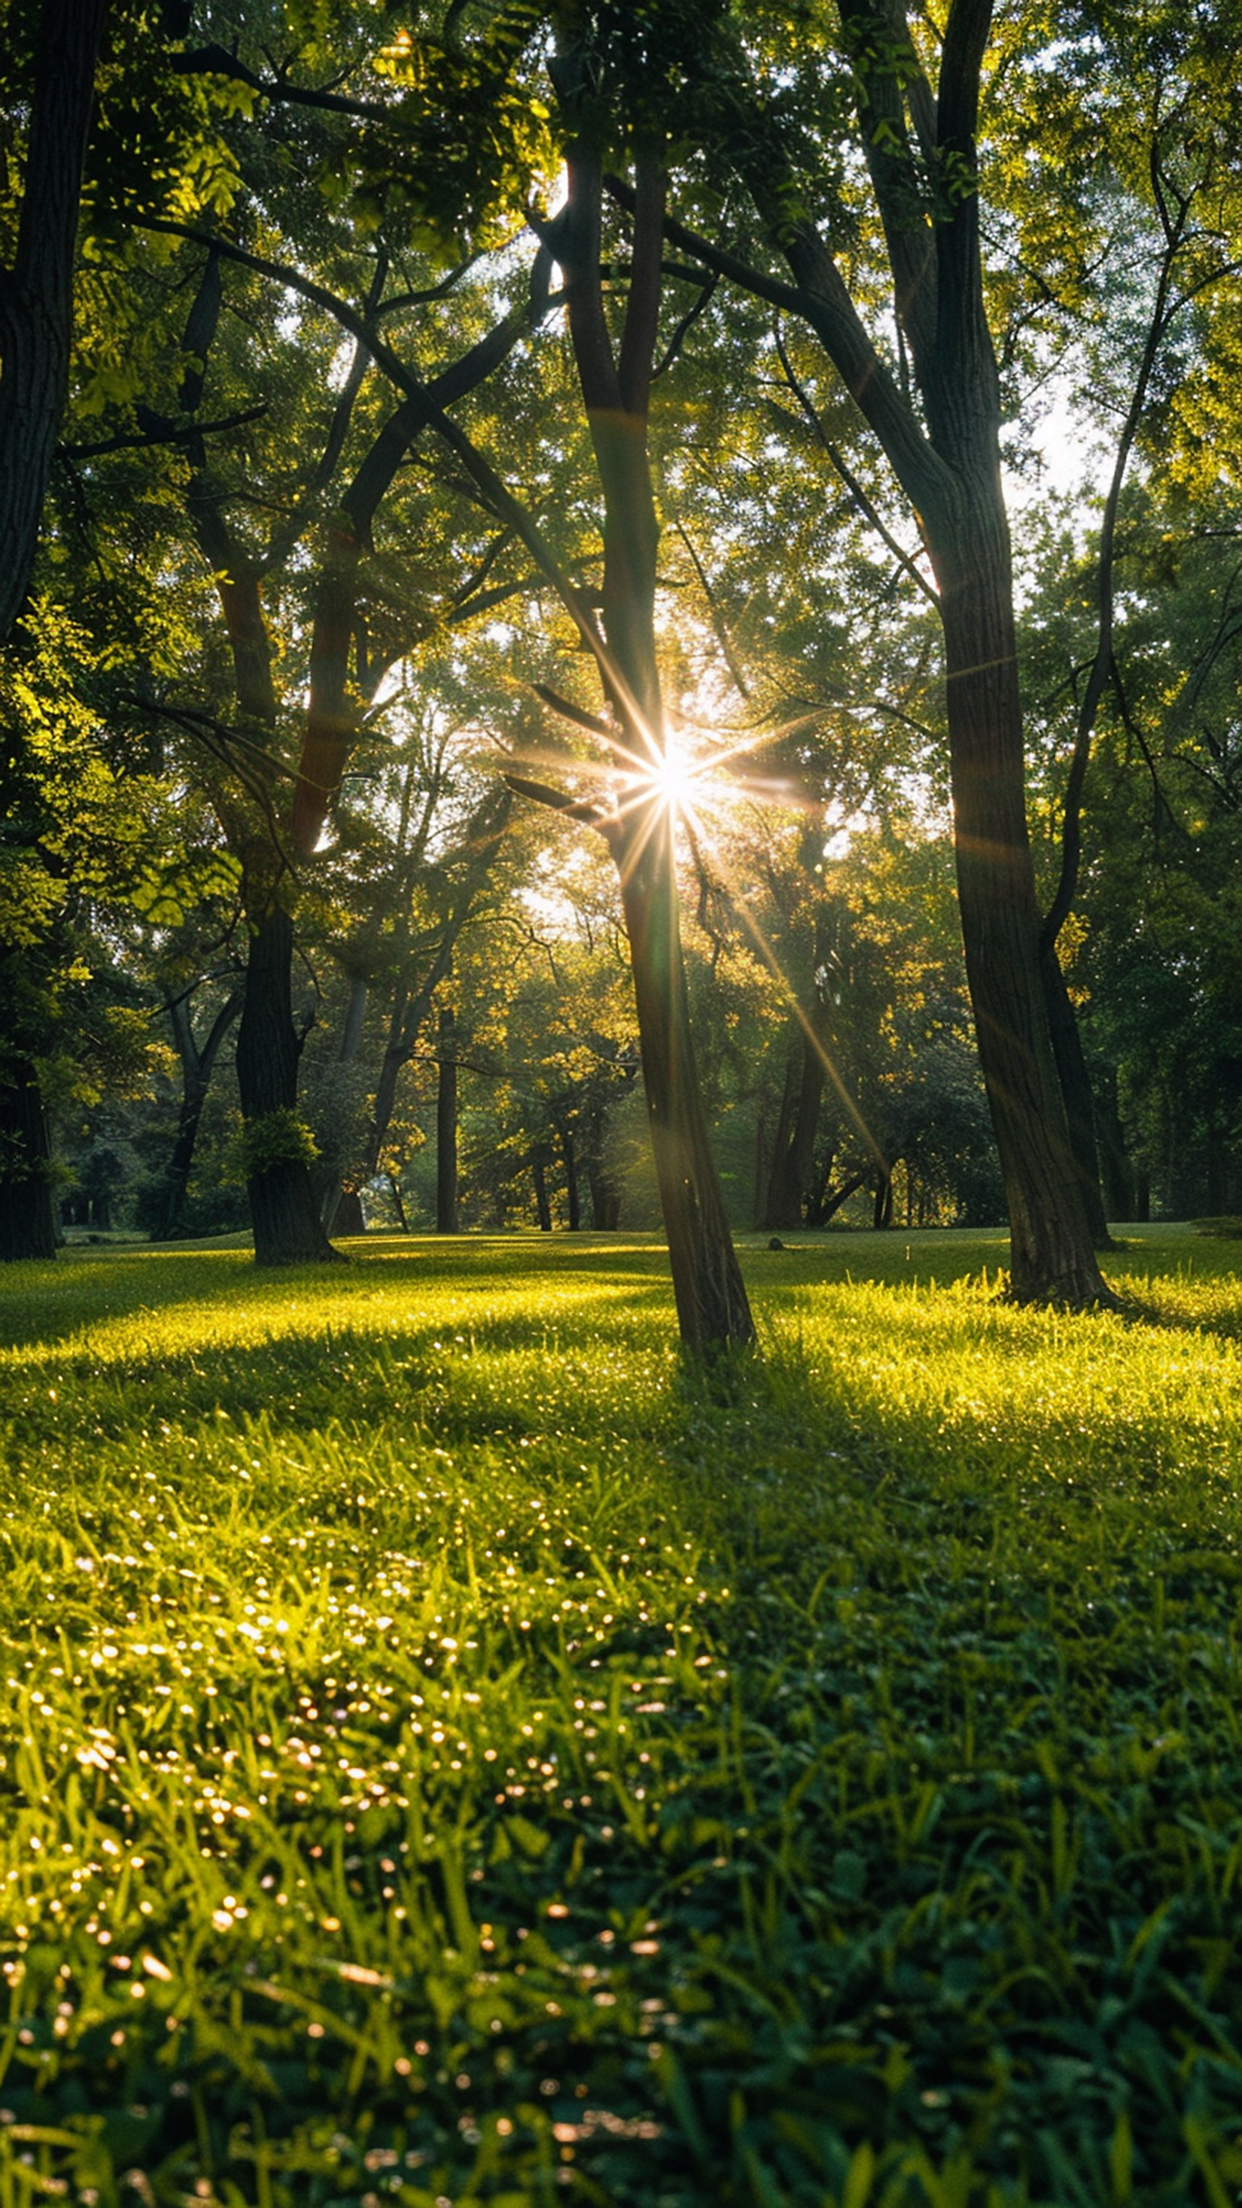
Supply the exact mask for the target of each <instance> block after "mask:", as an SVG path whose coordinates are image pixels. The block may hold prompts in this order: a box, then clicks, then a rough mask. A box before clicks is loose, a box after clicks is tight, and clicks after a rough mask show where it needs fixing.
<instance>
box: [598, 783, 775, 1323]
mask: <svg viewBox="0 0 1242 2208" xmlns="http://www.w3.org/2000/svg"><path fill="white" fill-rule="evenodd" d="M644 836H645V841H643V842H642V847H641V849H639V848H637V846H638V843H639V840H640V838H642V837H644ZM621 902H622V909H623V911H624V914H625V926H626V933H627V935H628V937H629V945H630V959H631V964H632V967H633V973H634V997H635V1004H636V1007H637V1012H638V1034H639V1043H640V1047H641V1050H642V1061H643V1088H644V1092H645V1095H646V1099H647V1125H648V1128H649V1130H650V1133H651V1150H652V1156H653V1158H654V1161H655V1171H656V1185H657V1187H658V1189H659V1192H660V1210H661V1214H662V1216H663V1220H664V1231H665V1234H666V1236H667V1238H668V1255H669V1267H670V1270H671V1272H672V1275H673V1294H674V1297H675V1299H676V1303H677V1317H678V1322H679V1325H680V1329H681V1338H682V1341H683V1342H684V1343H685V1344H686V1346H687V1348H689V1349H692V1350H696V1351H710V1350H712V1349H716V1348H728V1347H734V1346H737V1345H739V1344H741V1343H743V1342H748V1341H750V1340H752V1339H753V1336H754V1324H753V1321H752V1319H751V1315H750V1306H749V1304H748V1302H747V1300H746V1289H745V1285H744V1283H743V1281H742V1275H741V1269H740V1267H739V1265H738V1261H737V1253H736V1251H735V1250H734V1247H733V1241H732V1237H731V1235H730V1232H729V1221H728V1217H727V1215H726V1212H725V1208H724V1197H723V1195H722V1193H721V1187H720V1177H719V1175H718V1173H717V1171H716V1163H715V1159H714V1158H713V1156H712V1149H711V1140H710V1136H709V1132H708V1126H707V1115H706V1113H705V1111H704V1109H703V1098H702V1092H701V1090H700V1088H699V1078H698V1067H697V1064H696V1061H695V1055H694V1047H693V1042H692V1039H691V1033H690V1012H689V1005H688V1002H687V997H686V973H685V964H684V961H683V957H682V948H681V927H680V911H679V905H678V895H677V874H676V868H675V865H674V858H673V821H672V815H671V813H670V811H669V809H668V807H667V806H665V805H663V804H659V805H658V809H657V812H656V817H655V818H654V819H652V818H650V817H648V818H646V819H645V820H643V821H642V822H641V824H640V826H639V829H638V832H637V834H636V835H635V836H634V842H633V845H632V847H631V849H630V852H629V853H628V855H627V856H626V858H625V859H624V860H623V863H622V866H621Z"/></svg>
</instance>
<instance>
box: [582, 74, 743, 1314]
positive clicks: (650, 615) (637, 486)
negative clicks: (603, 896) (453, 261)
mask: <svg viewBox="0 0 1242 2208" xmlns="http://www.w3.org/2000/svg"><path fill="white" fill-rule="evenodd" d="M584 64H587V56H586V53H585V49H583V48H571V49H569V50H567V51H565V52H563V53H562V55H561V56H560V57H558V63H557V65H556V67H555V68H554V70H553V81H554V82H555V83H556V85H557V89H558V91H559V92H560V94H561V96H562V99H563V100H564V102H565V105H566V108H567V110H572V108H573V105H574V102H575V101H576V100H577V99H578V98H579V97H581V96H582V94H583V93H584V92H585V91H586V89H587V85H588V82H589V77H590V69H589V65H586V66H584ZM589 104H590V102H589V98H588V106H589ZM566 173H567V178H568V199H567V203H566V208H565V218H564V224H563V228H562V233H561V238H560V241H559V242H558V246H557V258H558V259H559V260H560V263H561V267H562V269H563V270H564V273H565V279H566V290H567V294H568V307H569V327H570V335H571V339H572V342H573V347H574V357H575V361H576V364H577V369H578V379H579V384H580V387H581V391H582V397H583V402H584V405H585V407H586V414H587V423H588V427H589V430H590V434H591V443H592V447H593V450H594V454H595V462H596V467H597V469H598V473H599V481H600V488H601V491H602V493H603V506H604V513H603V539H604V575H603V593H602V612H603V629H604V636H605V638H606V640H607V651H606V653H604V654H601V655H597V656H598V664H599V669H600V676H601V681H602V684H603V688H604V692H605V696H606V698H607V700H608V703H609V706H610V708H611V710H612V713H613V715H614V718H615V721H616V724H617V726H618V729H619V733H620V738H621V741H620V742H619V743H618V744H617V746H616V760H617V765H618V767H620V768H622V770H623V773H622V779H623V781H630V780H632V778H633V770H634V767H635V763H636V762H637V763H639V764H640V765H641V763H644V762H645V763H646V764H647V765H648V767H649V768H650V769H651V770H652V771H653V772H654V771H655V770H657V769H658V767H659V765H660V762H661V760H662V758H663V755H664V744H665V730H664V714H663V705H662V701H661V696H660V678H659V665H658V658H657V652H656V639H655V591H656V556H657V552H658V548H659V541H660V524H659V517H658V515H657V512H656V506H655V499H654V496H653V492H652V481H651V466H650V458H649V452H648V444H647V413H648V404H649V400H650V391H651V381H652V374H653V367H654V361H655V347H656V341H657V336H658V326H659V308H660V292H661V271H662V265H663V262H662V255H663V225H664V200H665V190H666V179H665V176H664V171H663V166H662V163H661V161H660V159H659V158H658V156H657V154H656V152H655V150H654V149H653V148H652V147H643V148H640V150H639V152H638V155H637V158H636V170H635V173H636V203H635V218H634V236H633V247H632V255H631V273H630V285H629V295H628V298H627V301H626V309H625V318H624V327H623V330H622V333H621V340H620V344H619V347H617V348H616V350H615V351H614V347H613V341H612V336H611V333H610V330H609V327H608V318H607V315H606V314H605V311H604V303H603V294H602V290H601V283H600V269H601V260H600V239H601V231H600V219H601V218H600V205H601V200H600V194H601V178H600V168H599V158H598V150H597V140H596V137H595V126H594V124H593V123H592V124H591V125H590V126H589V128H588V131H587V134H586V137H585V138H584V139H583V140H582V141H581V142H576V143H574V144H572V145H571V146H570V148H569V150H568V153H567V160H566ZM639 784H640V788H639V790H638V791H634V792H633V793H632V796H631V798H630V801H629V803H628V804H627V806H626V809H625V811H624V813H623V814H618V815H617V816H614V818H613V819H612V821H610V822H609V823H608V824H607V825H606V827H605V828H604V833H605V834H606V836H607V840H608V842H609V846H610V848H611V850H612V853H613V857H614V858H615V860H616V863H617V868H618V873H619V876H620V886H621V902H622V909H623V912H624V915H625V926H626V934H627V936H628V938H629V946H630V959H631V964H632V968H633V975H634V997H635V1004H636V1008H637V1012H638V1032H639V1043H640V1047H641V1051H642V1065H643V1088H644V1092H645V1095H646V1099H647V1122H648V1126H649V1128H650V1132H651V1145H652V1153H653V1157H654V1162H655V1171H656V1184H657V1187H658V1189H659V1193H660V1209H661V1213H662V1215H663V1220H664V1229H665V1233H666V1235H667V1237H668V1252H669V1264H670V1269H671V1271H672V1276H673V1294H674V1297H675V1299H676V1304H677V1319H678V1325H679V1328H680V1332H681V1339H682V1342H683V1343H684V1345H685V1346H686V1348H687V1349H690V1350H693V1351H696V1352H704V1351H711V1350H716V1349H727V1348H733V1347H736V1346H738V1345H739V1344H742V1343H747V1342H751V1341H753V1340H754V1331H755V1330H754V1324H753V1321H752V1319H751V1315H750V1306H749V1304H748V1302H747V1300H746V1289H745V1285H744V1283H743V1281H742V1275H741V1269H740V1267H739V1265H738V1262H737V1256H736V1253H735V1251H734V1248H733V1243H732V1239H731V1236H730V1233H729V1222H728V1217H727V1215H726V1212H725V1208H724V1198H723V1195H722V1193H721V1188H720V1179H719V1176H718V1174H717V1171H716V1164H715V1160H714V1158H713V1156H712V1151H711V1144H710V1141H709V1139H708V1129H707V1119H706V1115H705V1113H704V1110H703V1100H702V1095H701V1092H700V1089H699V1081H698V1069H697V1066H696V1063H695V1056H694V1047H693V1041H692V1038H691V1032H690V1015H689V1007H688V1004H687V998H686V975H685V964H684V960H683V957H682V946H681V923H680V912H679V906H678V893H677V870H676V865H675V861H674V850H673V815H672V809H671V807H670V806H669V805H668V804H667V802H666V801H665V798H664V796H663V793H661V792H660V791H659V790H658V789H653V790H652V791H651V792H650V794H649V796H648V797H647V799H646V801H645V802H643V801H642V800H641V795H640V792H641V774H640V777H639Z"/></svg>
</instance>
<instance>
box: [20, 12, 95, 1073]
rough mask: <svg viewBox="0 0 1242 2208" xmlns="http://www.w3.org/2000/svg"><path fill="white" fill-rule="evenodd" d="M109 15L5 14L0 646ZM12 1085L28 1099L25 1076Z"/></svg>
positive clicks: (29, 497) (32, 536) (47, 450)
mask: <svg viewBox="0 0 1242 2208" xmlns="http://www.w3.org/2000/svg"><path fill="white" fill-rule="evenodd" d="M107 13H108V0H44V4H43V6H42V7H40V8H38V9H37V10H35V11H34V20H35V36H34V41H33V51H32V52H29V53H26V52H23V47H24V45H25V35H24V34H25V30H26V26H25V25H24V24H22V23H20V22H15V21H14V17H15V16H16V15H17V10H15V9H10V10H9V11H8V20H7V24H6V40H5V43H6V47H7V48H8V52H7V55H6V67H5V71H4V79H5V80H7V81H3V80H0V81H2V92H0V97H2V98H3V104H4V109H5V111H6V113H7V115H8V117H9V118H10V119H13V120H15V119H16V117H17V116H19V115H22V116H23V120H24V121H25V139H26V144H25V162H24V173H23V177H22V192H21V198H20V205H19V207H18V210H17V213H16V242H15V246H14V251H13V257H12V261H11V263H10V265H9V266H8V267H6V268H0V646H3V645H4V644H5V643H6V642H7V640H8V638H9V636H10V634H11V633H12V629H13V625H14V623H15V621H16V620H17V617H18V615H19V613H20V612H21V609H22V606H23V604H24V602H25V599H26V593H27V589H28V587H29V584H30V578H31V573H32V571H33V568H34V562H35V553H36V550H37V548H38V541H39V523H40V518H41V515H42V512H43V498H44V493H45V491H46V489H47V480H48V475H49V473H50V471H51V466H52V455H53V452H54V451H55V447H56V439H57V437H58V435H59V432H60V423H61V416H62V414H63V412H64V407H65V400H66V397H67V394H68V385H69V353H70V346H71V344H72V339H73V302H74V262H75V257H76V252H77V238H78V207H79V195H80V191H81V183H82V167H83V163H84V161H85V158H86V141H87V133H88V130H89V128H90V121H91V110H92V107H93V105H94V97H95V65H96V61H97V58H98V54H99V47H100V41H101V39H102V37H103V30H104V23H105V20H106V18H107ZM13 34H15V35H13ZM10 36H12V43H11V44H10V43H9V41H10ZM23 110H24V115H23ZM19 1086H20V1093H21V1094H24V1095H25V1096H26V1097H27V1099H29V1096H30V1093H31V1092H30V1085H29V1081H28V1080H27V1079H26V1078H24V1077H23V1080H22V1082H21V1083H20V1085H19Z"/></svg>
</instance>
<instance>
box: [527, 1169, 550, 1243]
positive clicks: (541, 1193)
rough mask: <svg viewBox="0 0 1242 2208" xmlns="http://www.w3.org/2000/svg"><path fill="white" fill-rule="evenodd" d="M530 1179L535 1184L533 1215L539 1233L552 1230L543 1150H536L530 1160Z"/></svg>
mask: <svg viewBox="0 0 1242 2208" xmlns="http://www.w3.org/2000/svg"><path fill="white" fill-rule="evenodd" d="M530 1173H531V1179H532V1181H533V1182H534V1184H535V1217H536V1219H537V1220H538V1222H539V1232H540V1233H541V1234H551V1232H552V1206H551V1205H550V1203H549V1202H548V1176H547V1170H546V1165H545V1161H544V1156H543V1152H542V1151H541V1150H536V1152H535V1154H534V1156H533V1158H532V1159H531V1161H530Z"/></svg>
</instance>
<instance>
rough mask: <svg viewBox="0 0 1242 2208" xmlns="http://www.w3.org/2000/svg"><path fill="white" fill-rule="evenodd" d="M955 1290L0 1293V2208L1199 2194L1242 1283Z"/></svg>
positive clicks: (521, 1270) (1228, 1943) (390, 1280)
mask: <svg viewBox="0 0 1242 2208" xmlns="http://www.w3.org/2000/svg"><path fill="white" fill-rule="evenodd" d="M1003 1258H1004V1246H1003V1242H1002V1241H1001V1239H1000V1238H999V1237H989V1236H984V1235H952V1234H935V1235H933V1234H923V1235H919V1234H913V1235H910V1236H904V1235H902V1234H901V1233H900V1232H898V1233H897V1234H896V1235H889V1236H883V1237H880V1236H875V1237H873V1236H868V1235H853V1236H840V1237H828V1238H821V1239H820V1240H819V1241H818V1242H817V1241H816V1240H815V1238H814V1237H807V1238H804V1239H803V1240H801V1241H798V1242H795V1243H794V1244H793V1246H792V1247H790V1248H788V1249H785V1250H782V1251H778V1252H769V1251H768V1250H767V1249H766V1248H764V1247H762V1246H756V1247H755V1248H753V1249H750V1250H748V1251H747V1252H746V1253H745V1262H746V1267H747V1271H748V1275H749V1278H750V1283H751V1288H752V1292H753V1294H754V1297H755V1302H756V1307H757V1309H758V1310H759V1312H760V1314H761V1317H762V1323H763V1326H764V1329H765V1348H764V1355H763V1358H762V1361H761V1362H756V1363H753V1364H748V1365H746V1366H745V1367H743V1368H742V1369H741V1370H740V1371H739V1372H738V1373H737V1375H736V1376H735V1377H734V1380H733V1382H732V1385H731V1386H730V1387H728V1388H726V1389H720V1388H718V1389H717V1390H716V1391H715V1392H714V1393H713V1392H712V1391H711V1390H710V1389H708V1388H706V1387H704V1386H703V1385H702V1384H700V1383H696V1382H695V1381H694V1380H693V1379H692V1378H688V1377H687V1376H686V1375H685V1374H684V1373H683V1372H682V1371H681V1370H680V1369H679V1367H678V1364H677V1361H676V1358H675V1356H674V1354H673V1351H672V1347H671V1305H670V1298H669V1294H668V1290H667V1287H666V1284H665V1279H664V1260H663V1258H662V1257H661V1255H660V1254H659V1252H658V1251H657V1250H655V1248H654V1247H653V1245H652V1244H650V1243H649V1242H646V1241H644V1240H642V1239H638V1238H636V1239H634V1240H624V1239H621V1238H613V1239H611V1240H609V1239H601V1240H599V1241H592V1240H590V1239H589V1238H586V1237H574V1238H572V1239H571V1238H568V1237H564V1238H560V1237H558V1238H556V1239H554V1240H552V1241H546V1240H534V1239H527V1238H514V1237H503V1238H496V1239H494V1240H489V1239H482V1238H480V1239H477V1240H476V1239H473V1238H472V1239H471V1240H469V1241H466V1242H463V1243H461V1244H459V1245H450V1244H445V1243H440V1242H436V1241H435V1240H432V1239H427V1240H414V1241H412V1242H407V1241H397V1240H393V1241H384V1240H380V1241H377V1242H376V1243H374V1244H373V1245H369V1246H367V1247H366V1248H365V1251H362V1250H360V1252H359V1262H358V1263H357V1264H356V1265H355V1266H353V1267H352V1268H350V1269H349V1271H348V1272H347V1273H345V1274H344V1275H343V1276H342V1275H340V1274H335V1273H334V1274H333V1275H332V1276H331V1277H330V1278H328V1277H322V1276H319V1275H315V1274H311V1273H304V1274H296V1275H290V1276H287V1277H282V1278H264V1277H262V1276H259V1275H257V1274H256V1273H255V1272H254V1271H253V1268H252V1267H251V1266H250V1264H249V1261H248V1259H247V1258H246V1257H245V1255H244V1254H243V1253H242V1252H240V1251H237V1250H231V1249H216V1250H209V1251H201V1250H200V1251H197V1252H194V1253H185V1252H163V1251H142V1250H117V1249H83V1250H75V1251H74V1252H73V1253H71V1254H69V1255H67V1256H66V1257H64V1258H62V1259H61V1260H59V1261H58V1262H57V1264H55V1265H53V1266H47V1267H39V1266H25V1267H18V1268H10V1269H9V1272H8V1273H7V1274H6V1275H4V1276H3V1277H2V1278H0V1343H2V1344H3V1345H5V1346H3V1347H0V1418H2V1420H3V1424H4V1437H5V1446H4V1470H3V1489H2V1493H0V1537H2V1542H3V1582H2V1590H0V1657H2V1658H3V1664H4V1674H5V1677H6V1679H7V1698H6V1701H5V1704H4V1706H3V1714H2V1716H0V1790H2V1794H3V1801H4V1809H5V1816H4V1819H3V1829H2V1832H0V1892H2V1894H3V1896H4V1899H3V1901H2V1902H0V1956H2V1958H3V1967H4V1971H5V1977H6V1979H7V1983H8V1989H9V1991H8V2003H9V2016H8V2021H7V2026H5V2027H3V2028H0V2208H10V2204H14V2208H26V2204H27V2203H31V2202H33V2201H35V2200H36V2199H38V2200H40V2201H42V2200H45V2199H46V2198H47V2197H49V2195H55V2194H58V2193H67V2194H68V2195H69V2196H71V2197H72V2198H74V2199H80V2200H82V2201H84V2202H85V2203H86V2208H92V2204H96V2203H97V2204H99V2208H112V2204H113V2203H117V2202H119V2203H121V2204H123V2208H134V2204H135V2203H138V2204H139V2208H152V2204H153V2203H155V2202H158V2203H160V2204H165V2203H167V2204H169V2208H171V2204H174V2203H178V2204H180V2203H194V2204H195V2208H197V2204H198V2203H200V2202H201V2203H206V2204H207V2208H211V2204H212V2203H215V2202H218V2203H220V2204H221V2208H241V2204H242V2203H243V2202H245V2203H249V2202H254V2203H255V2204H256V2208H285V2204H293V2203H299V2204H300V2203H303V2202H305V2203H307V2204H315V2208H329V2204H332V2203H336V2202H351V2203H352V2202H357V2203H358V2204H359V2208H382V2204H384V2203H386V2202H389V2201H391V2202H393V2203H394V2204H395V2203H401V2204H404V2208H446V2204H451V2208H476V2204H477V2208H483V2204H484V2203H487V2204H489V2208H526V2204H528V2203H529V2204H531V2208H536V2204H539V2203H547V2202H555V2201H566V2202H574V2201H579V2202H583V2203H596V2204H600V2208H699V2204H706V2203H720V2204H722V2208H867V2204H872V2208H906V2204H918V2208H924V2204H929V2208H1018V2204H1042V2203H1058V2204H1060V2203H1065V2204H1067V2208H1078V2204H1081V2208H1099V2204H1102V2203H1111V2204H1117V2208H1124V2204H1126V2203H1130V2202H1133V2203H1137V2204H1144V2208H1145V2204H1153V2208H1154V2204H1160V2208H1176V2204H1180V2203H1195V2204H1208V2208H1225V2204H1230V2203H1234V2202H1236V2201H1238V2200H1239V2199H1242V1692H1240V1689H1242V1665H1240V1662H1239V1623H1240V1619H1242V1498H1240V1494H1239V1488H1240V1486H1242V1471H1240V1467H1242V1389H1240V1388H1239V1379H1240V1377H1242V1375H1240V1372H1239V1337H1240V1335H1242V1279H1239V1277H1238V1275H1237V1273H1235V1271H1234V1270H1233V1268H1232V1265H1231V1262H1230V1248H1229V1245H1228V1244H1227V1243H1225V1242H1223V1241H1219V1240H1216V1241H1212V1240H1203V1239H1199V1238H1196V1237H1193V1236H1190V1235H1184V1236H1183V1235H1179V1234H1177V1233H1176V1232H1175V1231H1173V1230H1168V1229H1158V1228H1154V1229H1144V1230H1132V1232H1131V1235H1130V1238H1129V1242H1128V1247H1127V1248H1126V1249H1125V1250H1124V1251H1123V1252H1122V1253H1120V1254H1119V1255H1117V1256H1115V1257H1114V1258H1112V1259H1110V1264H1109V1270H1110V1273H1111V1275H1112V1277H1113V1278H1114V1279H1115V1280H1116V1281H1117V1283H1118V1285H1119V1286H1121V1287H1122V1289H1123V1290H1124V1292H1125V1294H1126V1297H1127V1304H1128V1310H1127V1316H1126V1317H1124V1318H1115V1317H1103V1316H1096V1317H1090V1318H1067V1317H1065V1316H1059V1315H1056V1314H1052V1313H1040V1312H1031V1311H1020V1310H1015V1309H1012V1308H1010V1307H1008V1306H1006V1305H1004V1304H1003V1303H1000V1302H998V1301H997V1300H996V1298H995V1294H994V1291H995V1287H996V1285H997V1282H996V1274H997V1270H998V1268H999V1266H1000V1265H1001V1263H1002V1262H1003ZM985 1269H990V1275H989V1271H988V1270H985ZM933 1276H934V1277H933Z"/></svg>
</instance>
